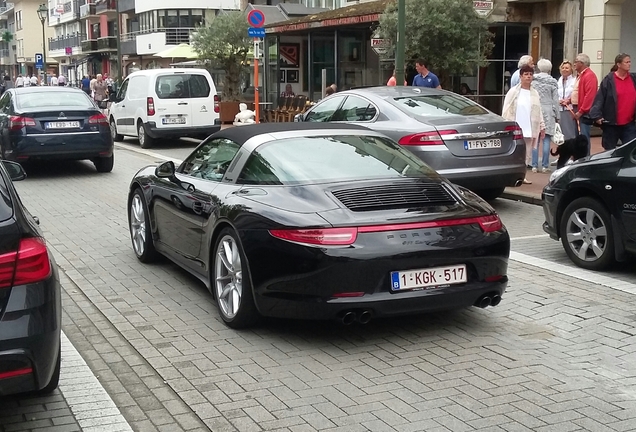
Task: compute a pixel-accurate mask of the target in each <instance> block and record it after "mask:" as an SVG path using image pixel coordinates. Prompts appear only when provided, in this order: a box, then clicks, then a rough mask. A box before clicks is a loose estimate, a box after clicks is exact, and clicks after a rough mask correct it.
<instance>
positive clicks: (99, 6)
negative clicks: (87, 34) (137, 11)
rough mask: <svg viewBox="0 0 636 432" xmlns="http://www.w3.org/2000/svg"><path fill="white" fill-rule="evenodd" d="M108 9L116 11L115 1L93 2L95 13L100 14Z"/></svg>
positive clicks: (102, 0)
mask: <svg viewBox="0 0 636 432" xmlns="http://www.w3.org/2000/svg"><path fill="white" fill-rule="evenodd" d="M108 11H112V12H116V11H117V2H116V1H115V0H101V1H100V0H98V1H97V3H95V13H97V14H100V13H103V12H108Z"/></svg>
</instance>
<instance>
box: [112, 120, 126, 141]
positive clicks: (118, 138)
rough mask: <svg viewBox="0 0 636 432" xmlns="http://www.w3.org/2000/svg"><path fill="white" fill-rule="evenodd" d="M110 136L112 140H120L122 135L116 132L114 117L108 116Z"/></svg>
mask: <svg viewBox="0 0 636 432" xmlns="http://www.w3.org/2000/svg"><path fill="white" fill-rule="evenodd" d="M110 136H112V137H113V141H122V140H123V139H124V136H123V135H121V134H118V133H117V124H116V123H115V119H114V118H112V117H111V118H110Z"/></svg>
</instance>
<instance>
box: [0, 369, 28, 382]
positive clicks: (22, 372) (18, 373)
mask: <svg viewBox="0 0 636 432" xmlns="http://www.w3.org/2000/svg"><path fill="white" fill-rule="evenodd" d="M32 373H33V368H30V367H27V368H21V369H14V370H10V371H6V372H0V380H2V379H8V378H14V377H18V376H22V375H29V374H32Z"/></svg>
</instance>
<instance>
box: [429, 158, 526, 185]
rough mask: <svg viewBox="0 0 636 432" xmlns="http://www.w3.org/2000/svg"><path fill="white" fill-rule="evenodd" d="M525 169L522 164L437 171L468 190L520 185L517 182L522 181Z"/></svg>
mask: <svg viewBox="0 0 636 432" xmlns="http://www.w3.org/2000/svg"><path fill="white" fill-rule="evenodd" d="M526 170H527V168H526V165H525V164H524V165H511V166H504V167H483V168H478V169H470V170H469V169H464V170H440V171H438V173H439V174H440V175H442V176H444V177H446V178H447V179H449V180H450V181H452V182H453V183H456V184H458V185H460V186H464V187H465V188H468V189H470V190H484V189H497V188H504V187H510V186H520V183H519V182H523V179H524V178H525V177H526ZM458 171H459V172H458Z"/></svg>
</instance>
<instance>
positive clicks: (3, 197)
mask: <svg viewBox="0 0 636 432" xmlns="http://www.w3.org/2000/svg"><path fill="white" fill-rule="evenodd" d="M12 215H13V206H12V204H11V197H10V196H9V191H8V190H7V184H6V182H5V181H4V177H3V176H2V175H0V222H4V221H6V220H7V219H9V218H10V217H11V216H12Z"/></svg>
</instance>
